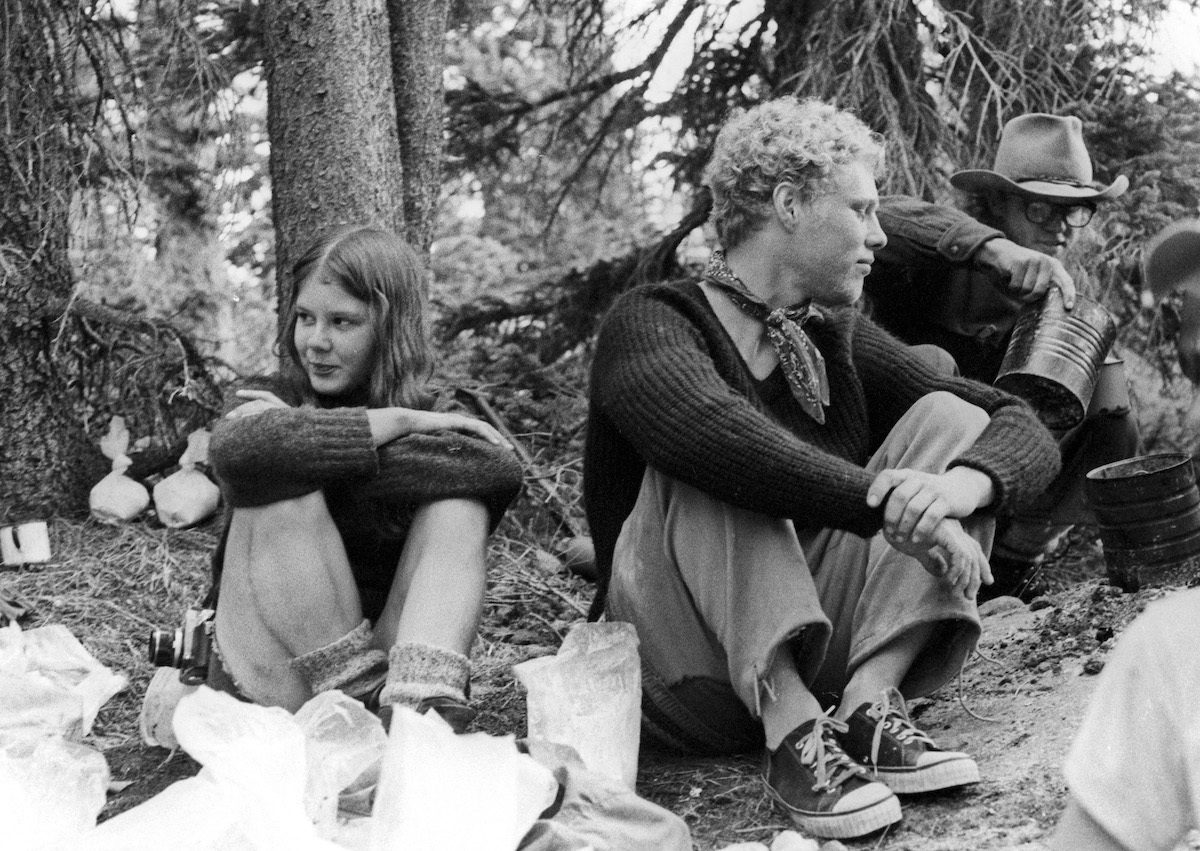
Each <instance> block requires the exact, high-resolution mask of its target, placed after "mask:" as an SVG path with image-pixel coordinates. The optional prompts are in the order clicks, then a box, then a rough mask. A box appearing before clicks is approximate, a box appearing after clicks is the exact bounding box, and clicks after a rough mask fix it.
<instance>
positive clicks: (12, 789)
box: [0, 736, 111, 849]
mask: <svg viewBox="0 0 1200 851" xmlns="http://www.w3.org/2000/svg"><path fill="white" fill-rule="evenodd" d="M110 776H111V775H110V773H109V770H108V762H107V761H106V760H105V759H104V754H102V753H100V752H99V751H97V750H95V749H94V748H90V747H87V746H86V745H81V744H79V743H77V742H70V741H67V740H66V739H64V738H62V737H61V736H49V737H44V738H38V737H0V830H2V831H3V837H4V842H3V846H4V847H5V848H22V849H38V848H41V847H43V846H44V845H49V844H54V843H58V842H66V843H67V844H68V847H74V846H73V845H70V843H73V842H75V841H76V840H77V839H78V837H79V836H80V835H81V834H84V833H86V832H87V831H90V830H92V829H93V828H95V826H96V819H97V817H98V816H99V815H100V810H102V809H104V803H105V800H106V799H107V793H108V782H109V779H110Z"/></svg>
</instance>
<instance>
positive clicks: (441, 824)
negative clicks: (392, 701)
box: [369, 706, 558, 851]
mask: <svg viewBox="0 0 1200 851" xmlns="http://www.w3.org/2000/svg"><path fill="white" fill-rule="evenodd" d="M557 795H558V782H557V781H556V780H555V779H554V776H553V775H552V774H551V773H550V771H549V770H547V769H546V768H545V767H544V766H542V765H540V764H539V763H538V762H537V761H535V760H534V759H532V758H531V757H530V756H528V755H526V754H523V753H521V752H520V751H518V750H517V743H516V739H515V738H514V737H513V736H489V735H488V734H487V733H468V734H466V735H455V734H454V731H453V730H451V729H450V725H449V724H447V723H446V722H445V721H443V720H442V718H441V716H439V715H438V714H437V713H435V712H430V713H427V714H425V715H418V714H417V713H416V712H415V711H413V710H412V709H409V708H408V707H402V706H397V707H396V709H395V710H394V712H393V715H392V726H391V732H390V734H389V736H388V746H387V751H386V753H385V754H384V758H383V767H382V770H381V774H380V779H379V793H378V795H377V796H376V798H375V810H374V813H373V816H372V822H373V824H372V828H371V843H370V845H369V848H370V851H445V849H448V848H455V849H458V848H462V849H470V851H514V849H516V847H517V844H518V843H519V842H520V841H521V837H523V836H524V835H525V834H526V833H527V832H528V831H529V828H530V827H531V826H532V825H533V823H534V821H536V820H537V817H538V815H539V814H540V813H542V812H543V811H544V810H546V808H548V807H549V806H550V805H551V804H553V803H554V800H555V798H556V797H557Z"/></svg>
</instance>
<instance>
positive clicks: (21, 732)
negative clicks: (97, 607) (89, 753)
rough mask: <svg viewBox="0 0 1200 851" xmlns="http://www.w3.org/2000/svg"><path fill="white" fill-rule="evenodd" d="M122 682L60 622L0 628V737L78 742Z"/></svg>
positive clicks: (125, 681) (120, 678)
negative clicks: (28, 737) (27, 736)
mask: <svg viewBox="0 0 1200 851" xmlns="http://www.w3.org/2000/svg"><path fill="white" fill-rule="evenodd" d="M126 683H127V680H126V678H125V676H124V675H122V674H118V673H114V672H113V671H111V670H110V669H109V668H107V667H105V666H104V665H102V664H100V662H99V661H97V659H96V658H95V657H94V656H92V654H90V653H88V651H87V649H86V648H85V647H84V646H83V645H82V644H80V643H79V640H78V639H77V638H75V636H74V635H72V634H71V631H70V630H69V629H67V628H66V627H65V626H62V625H61V624H51V625H48V626H42V627H38V628H36V629H30V630H26V631H24V632H23V631H22V630H21V628H20V627H19V626H18V625H17V624H15V623H12V624H9V625H8V626H6V627H3V628H0V736H4V735H6V734H7V735H9V736H25V735H30V734H32V735H36V736H43V737H45V736H64V737H66V738H71V739H79V738H82V737H83V736H85V735H87V734H88V733H89V732H90V731H91V729H92V723H93V722H94V721H95V720H96V713H97V712H99V711H100V707H101V706H103V705H104V704H105V703H106V702H107V701H108V699H109V698H111V697H112V696H113V695H114V694H116V693H117V692H119V691H120V690H121V689H123V688H125V685H126Z"/></svg>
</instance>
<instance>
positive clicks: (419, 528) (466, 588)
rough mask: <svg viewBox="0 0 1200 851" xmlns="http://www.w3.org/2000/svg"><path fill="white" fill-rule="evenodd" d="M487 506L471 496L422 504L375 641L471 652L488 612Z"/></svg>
mask: <svg viewBox="0 0 1200 851" xmlns="http://www.w3.org/2000/svg"><path fill="white" fill-rule="evenodd" d="M487 534H488V526H487V509H486V508H485V507H484V505H483V503H481V502H478V501H476V500H470V499H447V500H441V501H438V502H432V503H428V504H427V505H423V506H421V507H420V508H419V509H418V510H417V513H416V516H415V517H414V518H413V523H412V527H411V529H410V530H409V533H408V539H407V541H405V544H404V553H403V555H402V556H401V558H400V566H399V569H398V570H397V573H396V580H395V582H393V583H392V588H391V592H390V593H389V594H388V599H387V603H386V604H385V605H384V608H383V612H382V613H381V614H380V616H379V620H378V621H377V622H376V624H375V640H374V643H375V646H377V647H379V648H380V649H381V650H385V651H386V650H388V649H389V648H390V647H392V646H393V645H395V644H397V643H399V642H406V641H407V642H418V643H422V644H431V645H434V646H436V647H443V648H446V649H448V650H453V651H454V652H456V653H461V654H463V655H464V656H466V655H470V652H471V644H472V642H474V640H475V631H476V629H477V628H478V626H479V619H480V617H481V616H482V613H483V598H484V591H485V578H486V567H487V561H486V557H487V546H486V545H487Z"/></svg>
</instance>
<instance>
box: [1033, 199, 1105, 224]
mask: <svg viewBox="0 0 1200 851" xmlns="http://www.w3.org/2000/svg"><path fill="white" fill-rule="evenodd" d="M1095 213H1096V207H1095V205H1094V204H1052V203H1050V202H1049V201H1038V200H1032V201H1026V202H1025V218H1027V219H1029V221H1030V222H1032V223H1033V224H1035V225H1044V224H1046V223H1047V222H1049V221H1050V220H1051V219H1055V218H1059V219H1062V221H1063V224H1065V225H1066V226H1067V227H1069V228H1081V227H1083V226H1084V225H1086V224H1087V223H1088V222H1090V221H1091V220H1092V216H1093V215H1095Z"/></svg>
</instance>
